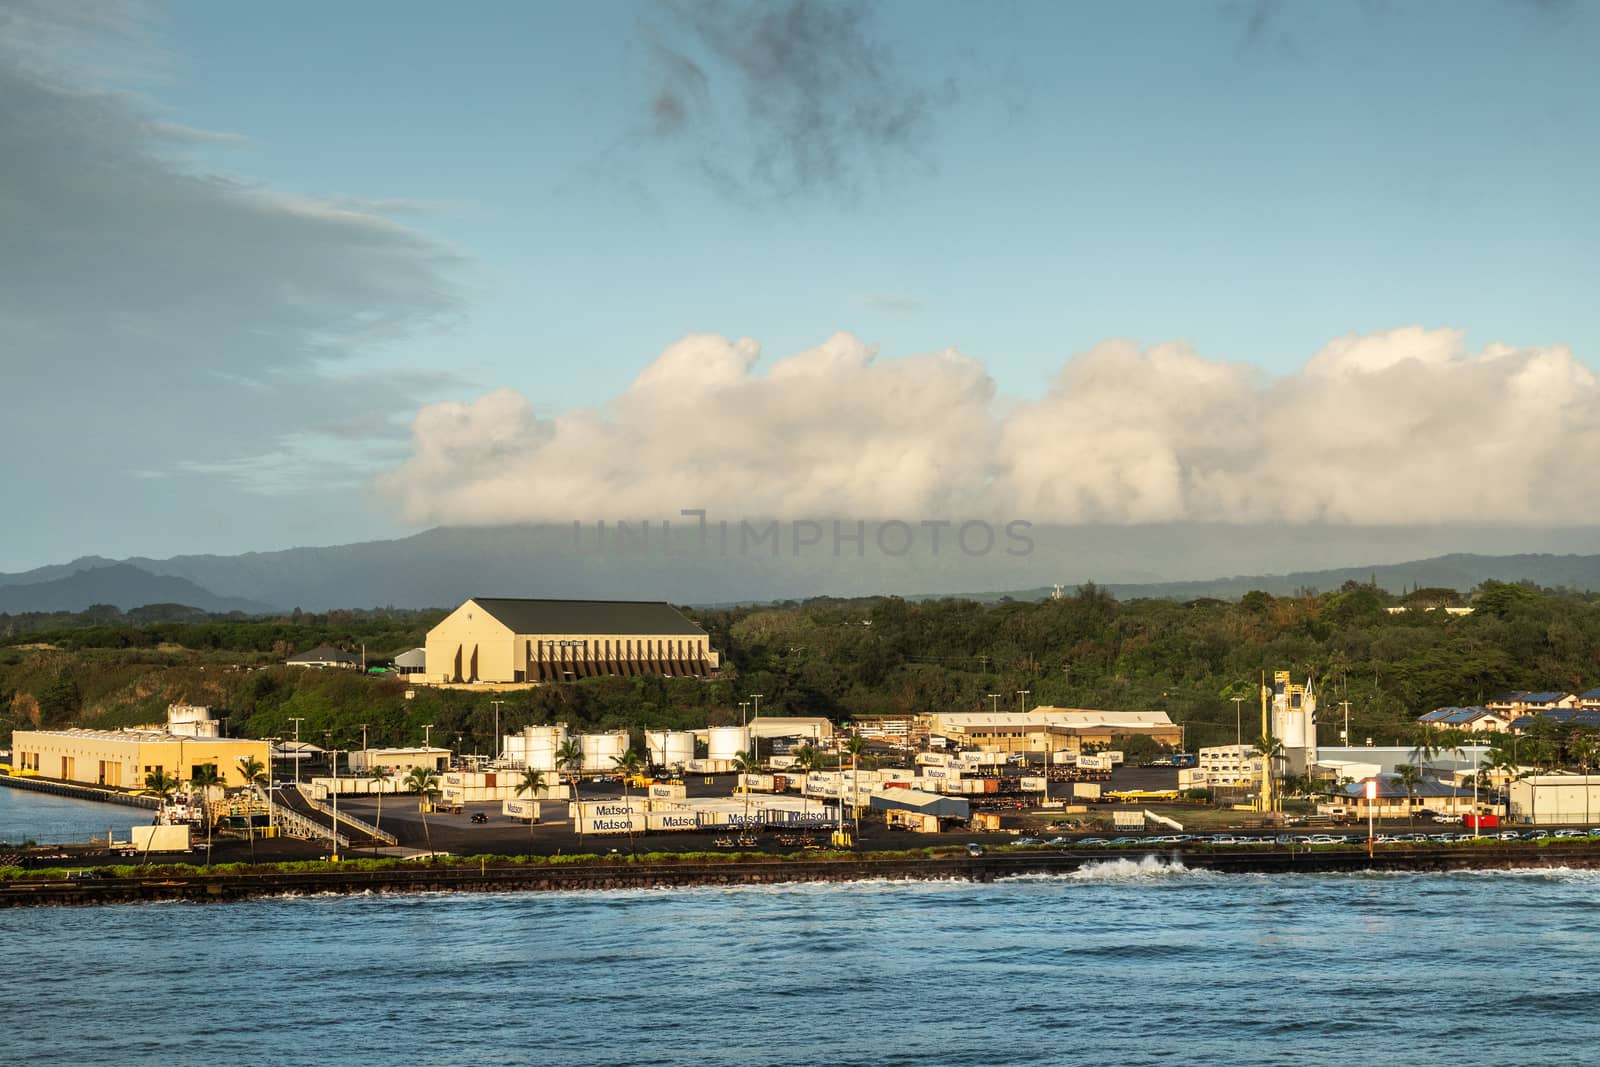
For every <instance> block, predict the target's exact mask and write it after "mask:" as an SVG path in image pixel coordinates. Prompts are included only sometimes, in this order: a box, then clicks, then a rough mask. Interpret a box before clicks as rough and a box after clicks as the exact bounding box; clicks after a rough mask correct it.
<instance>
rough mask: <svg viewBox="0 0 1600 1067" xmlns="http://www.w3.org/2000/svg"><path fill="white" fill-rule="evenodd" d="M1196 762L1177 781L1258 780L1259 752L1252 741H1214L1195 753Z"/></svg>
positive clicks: (1232, 782)
mask: <svg viewBox="0 0 1600 1067" xmlns="http://www.w3.org/2000/svg"><path fill="white" fill-rule="evenodd" d="M1196 756H1197V762H1196V765H1195V767H1194V769H1193V770H1192V771H1191V772H1189V773H1188V774H1187V775H1184V774H1183V773H1182V772H1180V773H1179V784H1189V785H1194V786H1255V785H1258V784H1259V783H1260V782H1261V765H1262V762H1263V760H1262V757H1261V753H1259V752H1257V751H1256V748H1255V746H1254V745H1217V746H1215V747H1213V748H1202V749H1200V750H1199V752H1197V753H1196Z"/></svg>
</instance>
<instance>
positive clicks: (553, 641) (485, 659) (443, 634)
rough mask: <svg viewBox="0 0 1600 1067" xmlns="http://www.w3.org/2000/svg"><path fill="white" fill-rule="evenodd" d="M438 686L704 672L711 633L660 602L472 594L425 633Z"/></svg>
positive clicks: (427, 672) (430, 678)
mask: <svg viewBox="0 0 1600 1067" xmlns="http://www.w3.org/2000/svg"><path fill="white" fill-rule="evenodd" d="M425 663H426V666H425V668H424V673H423V674H422V675H421V676H413V678H414V679H418V678H420V680H424V681H427V682H431V683H434V684H452V683H471V682H483V683H517V682H566V681H575V680H577V679H579V678H590V677H594V676H597V675H605V674H618V675H650V676H663V675H665V676H671V677H678V676H682V677H696V678H699V677H704V676H706V675H707V674H710V673H711V672H712V671H715V670H716V669H717V668H718V666H719V665H720V663H719V659H718V656H717V653H716V652H714V651H712V649H711V646H710V640H709V638H707V636H706V632H705V631H704V630H702V629H701V628H700V627H699V626H697V625H695V624H694V623H693V622H690V621H689V620H688V619H687V618H685V617H684V616H683V614H682V613H680V612H679V611H678V610H677V609H676V608H674V607H673V606H672V605H671V604H667V603H664V602H662V601H624V600H615V601H614V600H523V599H516V598H511V597H474V598H473V599H471V600H469V601H467V602H466V603H465V604H462V605H461V606H460V607H459V608H457V609H456V610H455V611H453V612H451V613H450V614H449V615H448V616H446V617H445V619H444V621H442V622H440V623H439V625H437V626H435V627H434V628H433V629H432V630H429V631H428V643H427V645H426V656H425Z"/></svg>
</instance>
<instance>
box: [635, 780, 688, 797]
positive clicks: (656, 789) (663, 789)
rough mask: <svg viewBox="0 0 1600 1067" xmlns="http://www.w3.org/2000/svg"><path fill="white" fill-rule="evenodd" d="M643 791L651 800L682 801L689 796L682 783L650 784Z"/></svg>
mask: <svg viewBox="0 0 1600 1067" xmlns="http://www.w3.org/2000/svg"><path fill="white" fill-rule="evenodd" d="M645 791H646V792H645V795H646V796H648V797H649V798H650V799H651V800H682V799H683V798H684V797H686V796H688V795H689V791H688V788H687V787H686V786H685V785H684V784H683V783H682V782H652V783H650V784H649V785H648V786H646V787H645Z"/></svg>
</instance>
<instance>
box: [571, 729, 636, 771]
mask: <svg viewBox="0 0 1600 1067" xmlns="http://www.w3.org/2000/svg"><path fill="white" fill-rule="evenodd" d="M578 748H579V749H580V750H581V751H582V752H583V771H584V773H585V774H606V773H609V772H611V771H614V770H616V769H617V761H616V759H615V758H614V757H617V756H620V755H622V754H623V753H624V752H626V751H627V750H628V731H626V730H613V731H611V732H610V733H605V734H579V735H578Z"/></svg>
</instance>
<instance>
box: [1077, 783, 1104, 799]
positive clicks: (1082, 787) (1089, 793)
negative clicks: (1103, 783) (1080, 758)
mask: <svg viewBox="0 0 1600 1067" xmlns="http://www.w3.org/2000/svg"><path fill="white" fill-rule="evenodd" d="M1072 795H1073V796H1075V797H1077V798H1078V799H1079V800H1099V799H1100V783H1099V782H1073V783H1072Z"/></svg>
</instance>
